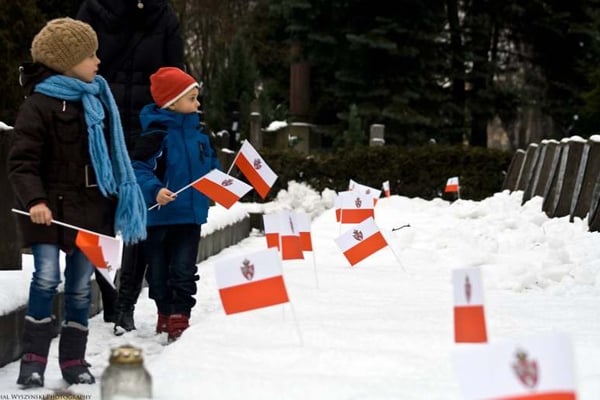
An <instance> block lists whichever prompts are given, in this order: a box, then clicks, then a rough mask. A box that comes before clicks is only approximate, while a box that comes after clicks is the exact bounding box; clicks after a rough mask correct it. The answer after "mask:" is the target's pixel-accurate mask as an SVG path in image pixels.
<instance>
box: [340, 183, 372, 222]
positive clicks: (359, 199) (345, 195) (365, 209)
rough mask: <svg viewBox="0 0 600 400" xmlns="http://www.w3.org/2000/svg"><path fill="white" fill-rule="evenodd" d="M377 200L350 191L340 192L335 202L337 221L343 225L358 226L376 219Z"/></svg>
mask: <svg viewBox="0 0 600 400" xmlns="http://www.w3.org/2000/svg"><path fill="white" fill-rule="evenodd" d="M375 200H376V198H374V197H372V196H371V195H366V194H363V193H360V192H357V191H352V190H348V191H345V192H340V193H339V194H338V195H337V196H336V198H335V200H334V207H335V209H336V210H335V219H336V221H338V222H340V223H342V224H358V223H360V222H362V221H364V220H365V219H367V218H369V217H372V218H374V217H375V211H374V207H375Z"/></svg>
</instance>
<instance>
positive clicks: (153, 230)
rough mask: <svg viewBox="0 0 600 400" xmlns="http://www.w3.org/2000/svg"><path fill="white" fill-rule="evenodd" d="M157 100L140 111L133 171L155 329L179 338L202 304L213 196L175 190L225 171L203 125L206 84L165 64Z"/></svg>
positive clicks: (155, 79) (154, 80)
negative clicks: (200, 285) (144, 211)
mask: <svg viewBox="0 0 600 400" xmlns="http://www.w3.org/2000/svg"><path fill="white" fill-rule="evenodd" d="M150 92H151V93H152V98H153V99H154V103H151V104H148V105H147V106H145V107H144V108H143V109H142V111H141V113H140V121H141V124H142V129H143V132H142V135H141V136H140V139H139V141H138V143H137V144H136V146H135V148H134V150H133V153H132V160H133V167H134V170H135V174H136V177H137V180H138V183H139V185H140V186H141V188H142V193H143V194H144V198H145V199H146V202H147V204H148V206H153V205H155V204H158V205H159V207H155V208H153V209H152V210H151V211H149V212H148V220H147V232H148V238H147V239H146V242H145V251H146V257H147V261H148V271H147V272H146V280H147V281H148V285H149V289H150V291H149V295H150V298H151V299H153V300H154V301H155V303H156V307H157V309H158V321H157V325H156V331H157V332H158V333H161V332H167V333H168V339H169V341H172V340H175V339H177V338H178V337H179V336H180V335H181V334H182V332H183V331H184V330H185V329H186V328H187V327H188V326H189V318H190V313H191V310H192V307H194V305H195V303H196V300H195V299H194V295H195V294H196V281H197V280H198V275H197V272H198V268H197V266H196V261H197V256H198V243H199V241H200V227H201V225H202V224H204V223H205V222H206V218H207V216H208V208H209V199H208V198H207V197H206V196H205V195H204V194H202V193H200V192H199V191H197V190H194V189H188V190H184V191H182V192H181V193H179V194H177V195H175V192H176V191H177V190H178V189H180V188H182V187H184V186H186V185H188V184H189V183H191V182H193V181H194V180H196V179H198V178H200V177H201V176H203V175H205V174H207V173H208V172H210V171H211V170H212V169H215V168H220V165H219V161H218V158H217V154H216V152H215V149H214V148H213V146H212V145H211V140H210V137H209V134H208V133H206V132H205V131H204V129H203V127H202V125H201V124H200V117H199V113H198V107H199V106H200V102H199V101H198V95H199V94H200V85H199V84H198V82H197V81H196V80H195V79H194V78H193V77H192V76H190V75H189V74H187V73H185V72H184V71H182V70H181V69H179V68H175V67H163V68H160V69H159V70H158V71H157V72H156V73H154V74H153V75H151V76H150Z"/></svg>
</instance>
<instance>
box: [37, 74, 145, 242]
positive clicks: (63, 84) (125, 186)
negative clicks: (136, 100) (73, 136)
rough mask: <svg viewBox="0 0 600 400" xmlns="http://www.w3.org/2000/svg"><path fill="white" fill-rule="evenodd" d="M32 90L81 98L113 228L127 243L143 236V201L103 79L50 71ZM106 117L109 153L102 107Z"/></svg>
mask: <svg viewBox="0 0 600 400" xmlns="http://www.w3.org/2000/svg"><path fill="white" fill-rule="evenodd" d="M35 91H36V92H39V93H42V94H45V95H47V96H52V97H56V98H59V99H62V100H69V101H81V102H82V104H83V109H84V114H85V122H86V124H87V129H88V142H89V151H90V157H91V159H92V165H93V167H94V171H95V172H96V179H97V181H98V187H99V189H100V191H101V192H102V194H103V195H104V196H108V195H111V194H114V195H117V197H118V205H117V211H116V215H115V231H117V232H120V233H121V236H122V237H123V242H125V243H127V244H130V243H135V242H138V241H139V240H142V239H144V238H145V237H146V205H145V202H144V198H143V195H142V192H141V190H140V187H139V185H138V184H137V182H136V179H135V174H134V172H133V168H132V167H131V160H130V159H129V155H128V154H127V148H126V147H125V139H124V137H123V128H122V126H121V118H120V116H119V110H118V108H117V104H116V103H115V99H114V97H113V95H112V92H111V91H110V89H109V86H108V83H107V82H106V80H105V79H104V78H103V77H101V76H99V75H97V76H96V78H95V79H94V80H93V81H92V82H91V83H86V82H84V81H82V80H80V79H76V78H71V77H68V76H65V75H52V76H50V77H49V78H47V79H45V80H44V81H42V82H40V83H38V84H37V85H36V87H35ZM103 104H104V107H106V109H107V110H108V113H109V120H110V144H111V148H110V149H111V154H112V156H113V157H112V159H111V158H110V157H109V153H108V148H107V145H106V140H105V138H104V117H105V113H104V107H103V106H102V105H103Z"/></svg>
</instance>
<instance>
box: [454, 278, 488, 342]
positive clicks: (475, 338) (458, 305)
mask: <svg viewBox="0 0 600 400" xmlns="http://www.w3.org/2000/svg"><path fill="white" fill-rule="evenodd" d="M452 283H453V287H454V341H455V342H456V343H482V342H487V330H486V326H485V313H484V308H483V285H482V283H481V271H480V270H479V269H478V268H464V269H456V270H454V271H452Z"/></svg>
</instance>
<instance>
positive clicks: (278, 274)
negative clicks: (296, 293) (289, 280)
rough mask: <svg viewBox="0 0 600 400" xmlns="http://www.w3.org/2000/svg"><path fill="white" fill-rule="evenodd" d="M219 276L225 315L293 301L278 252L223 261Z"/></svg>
mask: <svg viewBox="0 0 600 400" xmlns="http://www.w3.org/2000/svg"><path fill="white" fill-rule="evenodd" d="M215 277H216V280H217V287H218V289H219V295H220V297H221V302H222V304H223V309H224V310H225V314H234V313H239V312H243V311H249V310H254V309H256V308H262V307H268V306H272V305H275V304H281V303H287V302H289V298H288V294H287V290H286V288H285V282H284V280H283V273H282V268H281V260H280V259H279V256H278V255H277V251H276V250H275V249H267V250H261V251H258V252H254V253H252V254H242V255H238V256H235V257H229V258H226V259H220V260H218V261H216V262H215Z"/></svg>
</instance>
